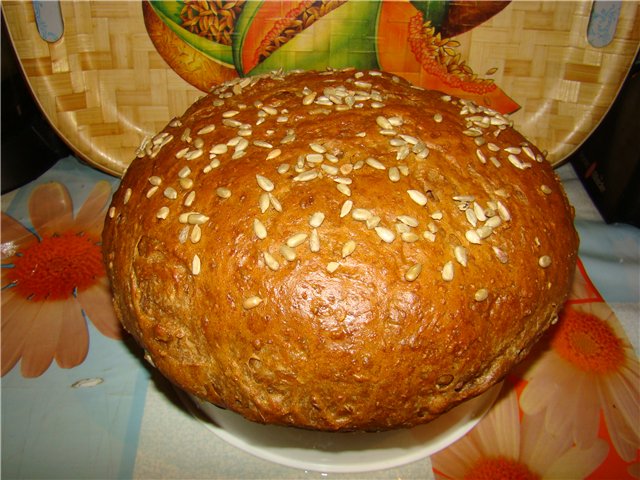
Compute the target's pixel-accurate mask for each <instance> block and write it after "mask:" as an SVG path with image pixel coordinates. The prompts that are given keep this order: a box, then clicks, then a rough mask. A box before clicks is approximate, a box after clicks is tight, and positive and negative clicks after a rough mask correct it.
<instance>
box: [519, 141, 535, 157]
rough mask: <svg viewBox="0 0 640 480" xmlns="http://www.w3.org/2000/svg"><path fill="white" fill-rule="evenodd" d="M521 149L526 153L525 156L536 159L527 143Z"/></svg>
mask: <svg viewBox="0 0 640 480" xmlns="http://www.w3.org/2000/svg"><path fill="white" fill-rule="evenodd" d="M522 151H523V152H524V153H525V154H526V155H527V157H529V158H530V159H531V160H536V156H535V154H534V153H533V150H531V147H529V146H528V145H525V146H523V147H522Z"/></svg>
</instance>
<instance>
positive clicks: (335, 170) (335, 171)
mask: <svg viewBox="0 0 640 480" xmlns="http://www.w3.org/2000/svg"><path fill="white" fill-rule="evenodd" d="M320 168H322V170H324V171H325V172H327V173H328V174H329V175H337V174H338V173H339V171H340V170H339V169H338V167H336V166H335V165H327V164H324V163H323V164H322V165H320Z"/></svg>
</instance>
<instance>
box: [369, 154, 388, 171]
mask: <svg viewBox="0 0 640 480" xmlns="http://www.w3.org/2000/svg"><path fill="white" fill-rule="evenodd" d="M365 163H366V164H367V165H369V166H370V167H371V168H375V169H376V170H386V169H387V167H385V166H384V165H383V164H382V162H380V161H379V160H376V159H375V158H372V157H369V158H367V159H366V160H365Z"/></svg>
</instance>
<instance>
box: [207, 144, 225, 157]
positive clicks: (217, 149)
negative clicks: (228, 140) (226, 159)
mask: <svg viewBox="0 0 640 480" xmlns="http://www.w3.org/2000/svg"><path fill="white" fill-rule="evenodd" d="M228 150H229V147H228V146H227V145H226V144H224V143H218V144H217V145H214V146H213V147H211V150H209V153H213V154H215V155H222V154H223V153H227V151H228Z"/></svg>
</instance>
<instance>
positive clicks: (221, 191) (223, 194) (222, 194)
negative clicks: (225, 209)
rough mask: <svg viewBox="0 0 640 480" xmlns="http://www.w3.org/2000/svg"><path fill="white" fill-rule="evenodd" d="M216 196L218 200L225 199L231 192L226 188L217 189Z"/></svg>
mask: <svg viewBox="0 0 640 480" xmlns="http://www.w3.org/2000/svg"><path fill="white" fill-rule="evenodd" d="M216 195H218V197H220V198H223V199H227V198H229V197H230V196H231V190H229V189H228V188H227V187H218V188H216Z"/></svg>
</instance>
